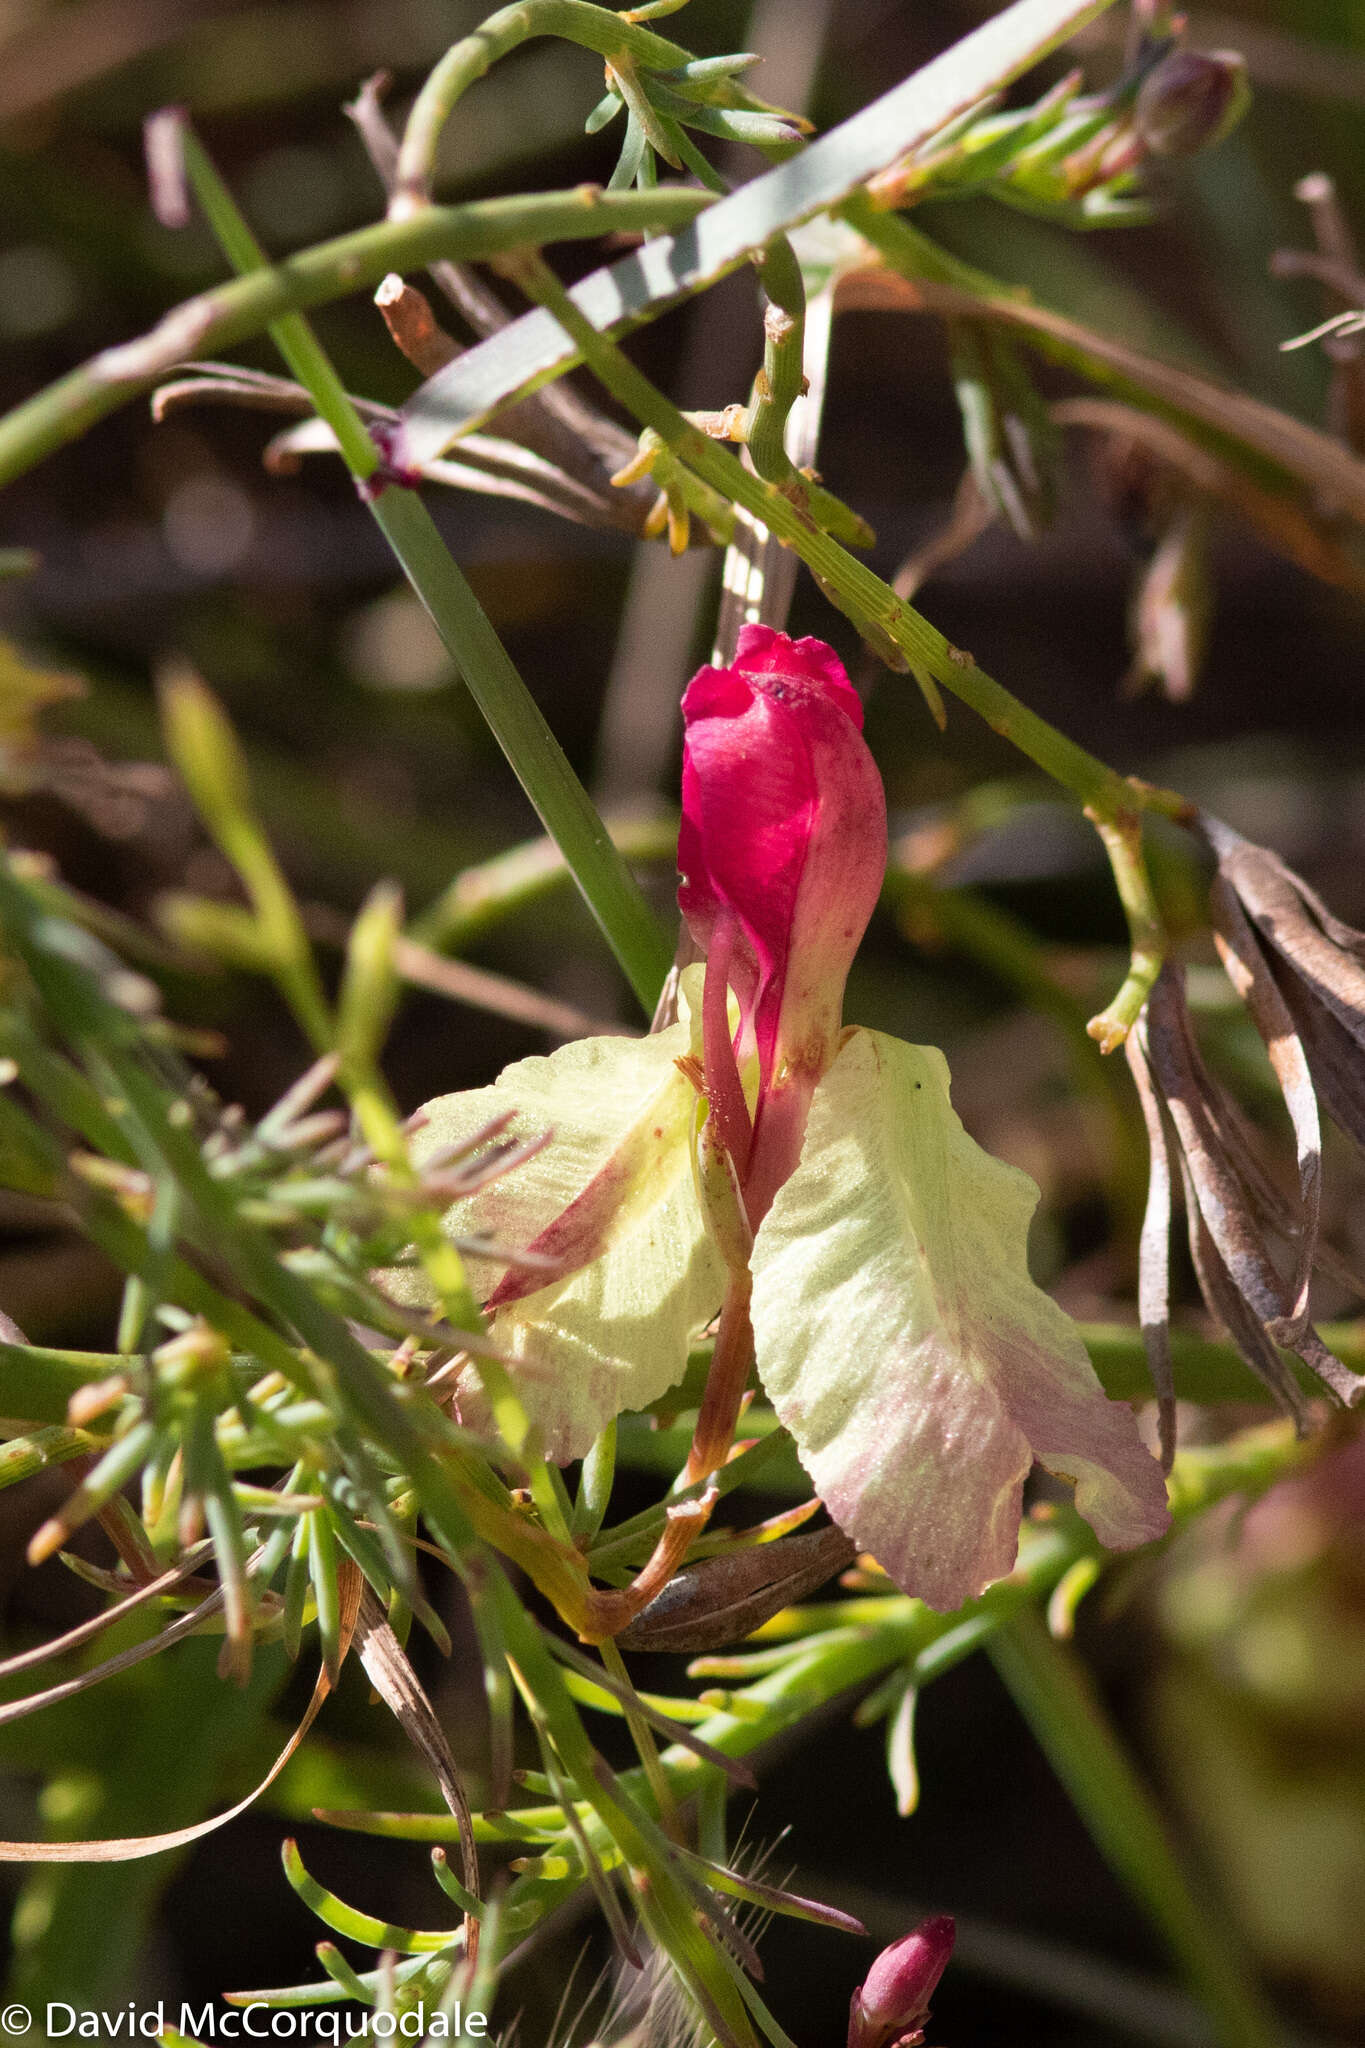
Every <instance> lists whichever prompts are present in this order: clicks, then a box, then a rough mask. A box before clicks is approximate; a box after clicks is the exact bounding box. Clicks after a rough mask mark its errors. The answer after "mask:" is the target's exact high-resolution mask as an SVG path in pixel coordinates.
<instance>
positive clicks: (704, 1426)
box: [682, 1268, 754, 1486]
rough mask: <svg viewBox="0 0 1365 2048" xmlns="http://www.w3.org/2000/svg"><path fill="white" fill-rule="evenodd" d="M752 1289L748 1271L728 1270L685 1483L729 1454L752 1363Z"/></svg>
mask: <svg viewBox="0 0 1365 2048" xmlns="http://www.w3.org/2000/svg"><path fill="white" fill-rule="evenodd" d="M752 1292H753V1282H752V1280H751V1278H750V1276H749V1272H748V1269H747V1268H744V1269H741V1270H732V1271H731V1273H730V1278H729V1281H728V1283H727V1285H726V1289H725V1301H724V1304H723V1306H722V1308H721V1312H720V1327H719V1329H718V1330H717V1332H716V1348H715V1350H714V1352H713V1353H712V1357H711V1370H710V1372H709V1373H708V1374H707V1376H706V1391H705V1393H704V1394H703V1395H702V1401H701V1409H700V1411H699V1413H698V1415H697V1426H696V1428H695V1430H694V1431H693V1432H692V1448H691V1450H690V1451H689V1453H688V1457H687V1466H686V1469H685V1471H684V1473H683V1478H682V1483H683V1485H684V1486H691V1485H693V1484H694V1483H695V1481H697V1480H698V1479H705V1478H706V1476H707V1474H708V1473H711V1472H714V1471H715V1470H716V1469H717V1467H718V1466H721V1465H723V1464H724V1463H725V1460H726V1458H727V1457H728V1456H729V1454H730V1446H731V1444H732V1443H733V1442H734V1439H735V1424H736V1422H737V1421H738V1420H739V1408H740V1403H741V1401H742V1400H743V1399H744V1389H745V1387H746V1386H747V1385H748V1383H749V1368H750V1366H751V1365H752V1364H753V1362H754V1332H753V1325H752V1324H751V1323H750V1321H749V1297H750V1295H751V1294H752Z"/></svg>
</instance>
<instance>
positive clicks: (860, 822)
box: [678, 626, 886, 1220]
mask: <svg viewBox="0 0 1365 2048" xmlns="http://www.w3.org/2000/svg"><path fill="white" fill-rule="evenodd" d="M683 717H684V720H685V721H686V738H685V741H684V749H683V790H682V796H683V817H682V828H681V830H680V832H679V835H678V865H679V868H680V869H681V881H680V885H679V889H678V902H679V905H680V907H681V909H682V912H683V915H684V917H685V918H686V919H687V923H688V926H689V928H690V929H691V932H692V936H693V938H694V939H695V940H696V941H697V943H698V945H699V946H701V947H703V948H704V949H705V951H706V954H707V960H708V968H709V977H708V987H710V977H711V976H714V978H715V980H716V981H717V982H718V983H719V984H720V986H719V987H717V988H716V989H715V991H714V994H715V1000H714V1001H708V1002H707V1004H706V1010H707V1013H708V1015H710V1016H711V1017H713V1018H714V1020H715V1022H716V1025H717V1028H718V1033H719V1036H721V1037H724V1036H725V1033H726V1030H727V1028H728V1027H727V1026H726V1025H725V1022H724V1019H725V1009H724V1004H723V1000H722V999H721V988H723V984H724V981H727V980H728V982H729V985H730V987H731V988H733V990H734V992H735V995H736V996H737V997H738V1000H739V1007H740V1031H739V1044H740V1047H741V1051H742V1053H744V1054H747V1053H749V1052H750V1051H756V1052H757V1054H758V1061H759V1075H760V1087H759V1102H758V1110H757V1114H756V1117H755V1124H754V1132H755V1142H756V1143H757V1142H758V1138H759V1134H760V1132H761V1129H762V1125H763V1121H764V1112H765V1109H766V1108H767V1107H768V1106H769V1105H770V1103H771V1100H772V1097H773V1093H774V1091H775V1090H777V1091H779V1092H780V1091H782V1090H785V1091H786V1092H787V1093H788V1094H789V1095H790V1097H791V1101H790V1104H789V1105H788V1110H787V1112H786V1113H784V1115H783V1117H782V1119H781V1121H782V1122H783V1125H784V1133H783V1138H782V1142H781V1144H780V1146H779V1147H778V1151H780V1153H781V1159H779V1158H778V1157H777V1156H776V1153H774V1151H773V1142H770V1143H769V1145H768V1146H767V1147H766V1148H765V1152H766V1154H767V1155H771V1156H767V1157H766V1163H765V1166H764V1170H763V1180H764V1183H765V1189H766V1193H765V1197H764V1199H767V1198H768V1196H770V1194H771V1191H772V1188H773V1186H774V1185H776V1182H777V1181H778V1180H780V1179H781V1178H782V1177H784V1174H785V1172H789V1171H790V1170H791V1167H792V1166H794V1165H795V1163H796V1153H797V1152H799V1149H800V1132H801V1129H802V1128H803V1127H804V1110H805V1104H806V1103H808V1101H809V1096H810V1091H811V1090H812V1089H813V1088H814V1086H815V1083H816V1081H818V1079H819V1078H820V1075H821V1074H822V1073H823V1072H824V1071H825V1068H826V1067H827V1066H828V1065H829V1062H830V1060H831V1059H832V1058H833V1056H834V1052H835V1050H836V1046H837V1041H838V1034H839V1027H840V1020H841V1013H842V1008H843V996H844V982H845V980H846V978H847V975H848V970H849V967H850V965H851V964H852V961H853V955H854V953H855V952H856V951H857V948H858V943H859V941H860V939H861V938H862V935H863V932H864V930H865V929H866V926H867V921H868V919H869V918H870V917H871V915H872V911H873V907H874V905H875V904H876V901H877V896H878V893H879V892H880V889H881V884H882V876H883V874H884V872H885V869H886V798H885V795H884V793H883V790H882V784H881V777H880V776H879V775H878V773H877V768H876V764H875V763H874V761H873V759H872V756H871V754H870V753H869V752H868V749H867V745H866V743H865V741H864V740H863V737H862V722H863V721H862V706H861V704H860V703H859V702H858V698H857V695H856V693H855V691H854V689H853V686H852V684H851V683H850V682H849V680H848V677H847V676H846V674H845V673H844V669H843V665H842V664H841V662H840V661H839V658H838V656H837V655H836V654H835V653H834V651H833V649H832V648H829V647H826V646H825V644H824V642H823V641H820V640H790V639H788V637H787V635H786V634H785V633H778V632H774V631H773V629H772V628H771V627H769V626H745V627H744V628H743V629H742V631H741V633H740V636H739V649H738V652H737V654H736V657H735V661H734V663H733V665H732V666H731V667H729V668H704V669H701V670H700V671H699V672H698V673H697V674H696V675H695V676H694V677H693V679H692V681H691V683H690V684H689V685H688V688H687V692H686V695H685V696H684V698H683ZM723 1050H724V1048H722V1047H720V1046H718V1045H717V1044H716V1043H715V1042H714V1041H713V1037H712V1035H711V1034H710V1033H708V1035H707V1046H706V1067H707V1083H708V1094H709V1095H710V1096H711V1101H712V1106H713V1109H714V1108H715V1107H716V1106H717V1103H718V1102H723V1101H724V1099H725V1096H726V1094H727V1092H728V1094H729V1096H731V1097H732V1098H736V1099H735V1100H734V1102H733V1103H732V1106H731V1109H730V1111H729V1112H723V1114H724V1115H725V1117H726V1121H727V1122H728V1124H729V1125H730V1126H731V1127H732V1128H733V1127H734V1126H736V1125H737V1124H739V1123H741V1122H742V1121H743V1116H742V1113H741V1110H740V1107H739V1104H738V1101H737V1096H736V1090H737V1083H735V1082H734V1081H733V1079H732V1080H731V1081H729V1082H727V1081H726V1077H725V1076H724V1075H723V1074H722V1072H721V1071H720V1070H721V1067H722V1065H723V1059H722V1057H721V1054H722V1053H723ZM770 1121H771V1119H770ZM793 1144H794V1145H795V1148H796V1149H795V1151H793V1149H792V1147H793ZM727 1145H729V1149H730V1150H731V1152H732V1155H734V1156H735V1157H736V1164H737V1166H738V1167H739V1168H740V1171H741V1173H743V1171H744V1166H745V1163H746V1161H745V1156H744V1155H745V1153H746V1151H747V1148H746V1147H745V1146H744V1144H743V1143H742V1141H741V1142H740V1143H739V1144H737V1145H735V1144H730V1142H729V1140H728V1139H727ZM759 1206H760V1207H761V1206H762V1203H761V1202H760V1204H759ZM751 1209H752V1204H751ZM755 1220H756V1218H755Z"/></svg>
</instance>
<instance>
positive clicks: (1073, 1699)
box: [987, 1606, 1283, 2048]
mask: <svg viewBox="0 0 1365 2048" xmlns="http://www.w3.org/2000/svg"><path fill="white" fill-rule="evenodd" d="M987 1652H988V1654H989V1656H990V1659H991V1662H992V1663H993V1664H994V1666H995V1668H996V1670H997V1671H998V1672H999V1674H1000V1677H1001V1679H1002V1680H1003V1681H1004V1683H1005V1686H1006V1687H1007V1689H1008V1690H1009V1693H1010V1695H1011V1697H1012V1698H1013V1700H1014V1703H1015V1705H1016V1706H1017V1707H1018V1709H1019V1711H1020V1713H1021V1714H1022V1715H1023V1717H1024V1719H1025V1720H1026V1721H1027V1722H1028V1724H1029V1726H1030V1728H1031V1729H1032V1730H1033V1733H1034V1735H1035V1736H1036V1737H1037V1740H1038V1743H1039V1745H1040V1747H1041V1748H1042V1749H1043V1751H1044V1753H1045V1754H1046V1756H1047V1758H1048V1761H1049V1762H1050V1763H1051V1765H1052V1768H1053V1769H1054V1771H1056V1773H1057V1776H1058V1777H1059V1778H1060V1779H1061V1781H1062V1783H1063V1784H1064V1785H1065V1787H1066V1789H1067V1791H1068V1792H1069V1793H1070V1795H1071V1798H1072V1800H1073V1801H1074V1803H1075V1806H1076V1809H1077V1811H1078V1813H1079V1814H1080V1816H1081V1819H1082V1820H1083V1821H1084V1822H1085V1825H1086V1827H1087V1829H1088V1830H1089V1832H1090V1834H1091V1836H1092V1837H1093V1839H1094V1841H1095V1844H1096V1846H1097V1847H1098V1848H1099V1850H1100V1852H1101V1853H1102V1855H1103V1856H1104V1857H1105V1860H1106V1861H1107V1862H1108V1863H1109V1864H1110V1866H1111V1868H1112V1869H1113V1870H1114V1871H1115V1872H1116V1873H1117V1874H1118V1876H1119V1877H1121V1878H1122V1879H1123V1881H1124V1883H1125V1884H1126V1885H1127V1886H1128V1887H1129V1889H1130V1891H1131V1892H1132V1893H1133V1895H1134V1897H1135V1898H1136V1899H1137V1900H1138V1901H1139V1903H1140V1904H1141V1905H1142V1906H1143V1907H1144V1908H1145V1910H1146V1912H1147V1913H1148V1915H1149V1916H1150V1918H1151V1919H1152V1921H1153V1922H1154V1923H1155V1925H1156V1926H1157V1927H1159V1928H1160V1929H1161V1931H1162V1933H1163V1934H1164V1935H1165V1937H1166V1939H1167V1941H1168V1942H1169V1944H1170V1947H1171V1952H1172V1954H1173V1955H1174V1957H1175V1959H1176V1962H1177V1963H1178V1964H1179V1966H1180V1969H1181V1971H1182V1973H1183V1974H1184V1977H1185V1981H1186V1982H1187V1984H1188V1985H1189V1987H1190V1989H1191V1991H1193V1992H1194V1994H1195V1996H1196V1997H1197V1998H1198V1999H1199V2000H1200V2002H1201V2003H1202V2005H1203V2007H1204V2009H1205V2011H1206V2012H1207V2013H1208V2015H1209V2018H1210V2020H1211V2021H1212V2023H1213V2027H1214V2032H1215V2037H1216V2039H1217V2040H1218V2041H1219V2042H1220V2043H1222V2044H1223V2048H1281V2044H1282V2042H1283V2036H1282V2034H1281V2032H1280V2029H1279V2025H1278V2023H1277V2021H1276V2019H1275V2015H1274V2013H1273V2012H1272V2011H1271V2009H1270V2007H1269V2006H1268V2005H1267V2003H1266V2002H1265V2000H1264V1999H1263V1998H1262V1996H1261V1993H1260V1991H1259V1990H1258V1988H1257V1986H1256V1984H1255V1982H1254V1981H1253V1979H1252V1978H1251V1977H1250V1976H1249V1975H1248V1972H1247V1968H1246V1964H1245V1961H1244V1959H1243V1958H1242V1956H1241V1955H1240V1953H1239V1952H1238V1947H1237V1944H1236V1941H1235V1939H1234V1937H1233V1935H1232V1933H1231V1931H1230V1930H1229V1929H1228V1928H1227V1927H1226V1926H1224V1925H1223V1924H1221V1923H1220V1920H1219V1916H1218V1913H1217V1909H1216V1902H1215V1901H1213V1900H1211V1898H1210V1896H1209V1893H1208V1890H1207V1888H1201V1890H1200V1892H1199V1894H1198V1895H1197V1896H1196V1893H1195V1891H1194V1888H1193V1885H1192V1882H1191V1879H1190V1877H1189V1875H1188V1874H1187V1872H1186V1871H1185V1869H1184V1866H1183V1865H1182V1863H1181V1861H1180V1858H1179V1857H1178V1856H1177V1854H1176V1851H1175V1848H1174V1846H1173V1845H1172V1843H1171V1840H1170V1837H1169V1835H1168V1834H1167V1832H1166V1828H1165V1825H1164V1823H1163V1821H1162V1818H1161V1815H1160V1813H1159V1811H1158V1810H1157V1808H1156V1805H1155V1804H1154V1802H1153V1799H1152V1796H1151V1794H1150V1792H1149V1791H1148V1789H1147V1787H1146V1786H1145V1785H1144V1784H1143V1782H1142V1780H1141V1778H1140V1777H1139V1776H1138V1773H1137V1771H1136V1769H1135V1768H1134V1766H1133V1764H1132V1761H1131V1760H1130V1758H1129V1757H1128V1755H1127V1753H1126V1752H1125V1750H1124V1748H1123V1745H1122V1743H1121V1742H1120V1741H1119V1738H1118V1736H1117V1734H1116V1733H1115V1731H1114V1729H1113V1727H1112V1725H1111V1723H1110V1721H1109V1718H1108V1715H1107V1714H1106V1712H1105V1710H1104V1707H1103V1705H1102V1704H1101V1702H1100V1699H1099V1697H1098V1695H1097V1693H1096V1692H1095V1689H1094V1687H1093V1686H1092V1685H1091V1683H1090V1680H1089V1678H1088V1676H1087V1674H1086V1671H1085V1669H1084V1666H1083V1665H1082V1664H1081V1662H1080V1660H1079V1658H1078V1657H1077V1656H1076V1654H1075V1652H1074V1651H1072V1650H1071V1649H1070V1648H1069V1647H1068V1646H1067V1645H1066V1644H1065V1643H1059V1642H1057V1641H1055V1640H1054V1638H1053V1637H1052V1636H1050V1635H1049V1634H1048V1631H1047V1627H1046V1625H1045V1623H1044V1622H1043V1620H1042V1617H1041V1616H1040V1615H1039V1613H1038V1611H1037V1609H1036V1608H1034V1607H1032V1606H1027V1607H1020V1609H1019V1610H1018V1612H1017V1613H1016V1614H1015V1615H1014V1616H1013V1617H1012V1619H1011V1620H1010V1621H1009V1622H1007V1623H1006V1624H1005V1626H1004V1627H1003V1628H1000V1629H997V1630H996V1631H995V1633H994V1634H993V1635H992V1636H991V1637H990V1638H989V1639H988V1641H987Z"/></svg>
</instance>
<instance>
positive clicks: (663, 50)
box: [393, 0, 692, 217]
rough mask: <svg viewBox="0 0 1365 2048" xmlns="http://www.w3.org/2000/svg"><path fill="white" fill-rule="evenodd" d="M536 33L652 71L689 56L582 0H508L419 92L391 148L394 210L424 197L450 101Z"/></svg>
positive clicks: (402, 211)
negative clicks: (394, 155)
mask: <svg viewBox="0 0 1365 2048" xmlns="http://www.w3.org/2000/svg"><path fill="white" fill-rule="evenodd" d="M535 36H561V37H563V38H564V40H565V41H566V42H571V43H578V44H579V45H580V46H581V47H582V48H583V49H585V50H595V51H596V53H597V55H598V56H599V57H604V58H606V59H607V60H608V61H609V62H611V61H615V60H623V61H625V62H626V63H628V64H629V63H635V64H643V65H645V66H646V68H647V69H649V70H652V71H671V70H675V69H677V68H679V67H680V66H682V65H684V64H688V63H690V62H691V61H692V52H691V51H690V50H685V49H684V48H683V47H682V45H681V43H671V42H669V41H668V39H667V38H666V37H664V36H656V35H654V34H653V33H652V32H651V31H650V30H649V29H645V28H640V27H639V26H637V25H636V24H635V23H634V22H631V21H629V20H628V19H626V18H625V16H623V15H620V14H613V13H612V12H611V11H610V9H608V8H605V7H594V6H591V5H590V4H589V0H515V4H514V5H512V6H511V7H503V8H500V9H499V10H498V12H497V13H496V14H490V15H489V17H488V19H487V20H486V21H483V22H481V23H480V24H479V26H478V28H476V29H475V30H474V32H473V34H472V35H467V36H465V37H464V38H463V39H462V41H460V42H458V43H456V44H454V45H453V47H452V48H451V49H449V50H447V52H446V54H445V56H444V57H442V59H441V61H440V63H439V64H438V65H437V66H436V68H435V70H434V71H432V72H431V73H430V74H429V75H428V77H427V80H426V83H425V84H424V85H423V87H422V90H421V91H420V92H419V93H418V95H417V98H416V100H415V102H414V103H413V108H412V112H411V113H410V114H409V116H408V125H407V128H406V129H405V131H404V134H403V142H402V147H401V148H400V150H399V153H398V170H397V176H396V179H395V184H394V199H393V206H394V212H395V215H396V216H398V217H405V216H407V215H409V214H411V213H412V212H413V211H414V210H415V209H418V208H420V207H422V206H423V205H424V204H425V202H426V199H427V194H428V192H429V191H430V189H431V178H432V172H433V169H434V167H435V162H436V148H437V144H438V143H439V142H440V139H441V130H442V129H443V128H444V127H445V124H446V122H447V121H448V120H449V119H450V116H451V114H452V113H453V112H454V110H455V103H456V101H457V100H458V99H459V98H460V97H461V95H462V94H463V93H465V92H467V91H468V89H469V87H470V86H471V85H474V84H475V83H476V82H477V81H478V80H479V79H480V78H482V77H483V76H484V74H485V72H487V71H490V70H491V69H492V67H493V65H494V64H496V63H497V61H498V59H499V58H500V57H506V56H508V55H509V54H510V52H511V51H513V50H515V49H517V48H518V47H519V46H520V45H521V44H522V43H526V42H530V41H531V39H532V38H533V37H535Z"/></svg>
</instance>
